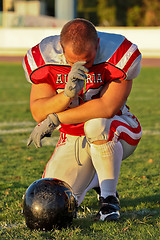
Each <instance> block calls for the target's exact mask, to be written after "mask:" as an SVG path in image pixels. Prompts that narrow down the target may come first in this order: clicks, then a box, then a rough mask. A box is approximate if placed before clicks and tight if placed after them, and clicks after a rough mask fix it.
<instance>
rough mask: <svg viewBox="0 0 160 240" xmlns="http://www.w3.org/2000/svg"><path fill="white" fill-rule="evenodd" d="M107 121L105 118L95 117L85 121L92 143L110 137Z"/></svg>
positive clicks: (85, 128) (86, 131)
mask: <svg viewBox="0 0 160 240" xmlns="http://www.w3.org/2000/svg"><path fill="white" fill-rule="evenodd" d="M106 122H107V120H106V119H105V118H95V119H91V120H89V121H87V122H86V123H85V125H84V131H85V135H86V138H87V140H88V141H89V142H90V143H93V142H95V141H101V140H107V139H108V133H107V128H106Z"/></svg>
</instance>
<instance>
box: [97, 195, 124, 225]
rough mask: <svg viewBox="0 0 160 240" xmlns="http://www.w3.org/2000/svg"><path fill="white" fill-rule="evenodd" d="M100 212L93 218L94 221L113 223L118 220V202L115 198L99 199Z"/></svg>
mask: <svg viewBox="0 0 160 240" xmlns="http://www.w3.org/2000/svg"><path fill="white" fill-rule="evenodd" d="M99 205H100V210H99V212H98V213H97V215H96V217H95V219H94V220H95V221H114V220H118V219H119V218H120V213H119V210H120V202H119V199H118V198H117V197H115V196H108V197H107V198H103V197H100V198H99Z"/></svg>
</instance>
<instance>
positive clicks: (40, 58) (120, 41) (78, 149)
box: [23, 32, 141, 204]
mask: <svg viewBox="0 0 160 240" xmlns="http://www.w3.org/2000/svg"><path fill="white" fill-rule="evenodd" d="M98 35H99V38H100V45H99V48H98V50H97V55H96V58H95V61H94V64H93V66H92V67H91V68H90V69H89V73H88V74H87V76H88V78H87V80H86V86H85V89H83V90H82V91H81V92H80V94H79V96H77V97H75V98H74V100H73V101H72V103H71V105H70V107H71V108H72V107H76V106H78V105H79V104H81V103H82V102H83V101H89V100H91V99H93V98H98V97H99V94H100V92H101V89H102V88H103V86H104V85H105V84H106V83H109V82H111V81H113V80H115V79H120V80H124V79H128V80H131V79H134V78H136V77H137V76H138V74H139V72H140V69H141V54H140V52H139V50H138V48H137V46H136V45H135V44H133V43H131V42H130V41H128V40H127V39H126V38H125V37H124V36H122V35H117V34H109V33H103V32H98ZM59 40H60V37H59V36H51V37H48V38H45V39H44V40H42V41H41V42H40V43H39V44H38V45H36V46H35V47H33V48H31V49H30V50H29V51H28V52H27V54H26V56H25V58H24V61H23V67H24V70H25V74H26V78H27V80H28V81H29V82H30V83H33V84H40V83H48V84H50V85H52V87H53V88H54V89H55V91H56V92H57V93H60V92H61V91H63V90H64V87H65V83H66V82H67V77H68V73H69V72H70V70H71V67H70V66H69V65H68V63H67V62H66V59H65V57H64V54H63V51H62V48H61V45H60V44H59ZM89 121H90V124H91V125H92V126H93V128H92V129H93V130H91V135H95V136H98V138H99V136H100V137H102V139H94V136H93V138H92V139H91V140H92V141H90V139H89V137H88V136H89V134H88V136H87V134H86V135H85V133H86V124H87V123H85V133H84V123H81V124H61V128H60V132H61V135H60V139H59V142H58V144H57V146H56V148H55V151H54V153H53V155H52V156H51V158H50V160H49V162H48V163H47V165H46V169H45V171H44V174H43V177H54V178H58V179H61V180H64V181H65V182H67V183H68V184H69V185H70V186H71V187H72V189H73V191H74V194H75V195H76V196H77V198H78V202H79V204H80V203H81V202H82V200H83V198H84V196H85V194H86V192H87V191H88V190H89V189H91V188H93V187H96V186H98V185H99V182H98V177H97V173H98V174H99V175H100V173H99V172H98V170H97V169H98V168H97V169H96V167H95V164H94V163H95V159H97V158H96V157H95V158H94V156H92V155H93V154H92V153H93V152H92V151H91V147H92V149H93V146H91V145H93V144H90V143H92V142H93V139H94V141H96V140H103V138H104V139H108V141H110V142H111V141H117V142H118V143H119V142H120V143H121V144H122V147H123V156H122V158H123V159H124V158H126V157H128V156H129V155H130V154H132V153H133V152H134V150H135V149H136V146H137V144H138V142H139V140H140V138H141V126H140V124H139V122H138V120H137V118H136V117H135V116H134V115H133V114H132V113H130V112H129V111H128V108H127V107H126V106H125V105H124V106H123V107H122V108H121V111H120V112H118V113H117V114H116V115H115V116H114V117H113V118H111V119H93V120H89ZM92 123H93V124H92ZM92 133H93V134H92ZM100 155H101V154H100ZM118 155H119V154H118ZM99 160H100V159H98V164H99V166H100V169H101V168H103V161H102V160H101V161H99ZM120 161H121V159H120ZM101 163H102V165H101ZM114 167H115V168H117V163H116V164H115V166H114ZM116 177H117V178H118V174H117V175H116ZM115 182H116V180H115ZM115 185H116V183H115Z"/></svg>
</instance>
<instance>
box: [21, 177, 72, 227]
mask: <svg viewBox="0 0 160 240" xmlns="http://www.w3.org/2000/svg"><path fill="white" fill-rule="evenodd" d="M75 212H76V200H75V198H74V196H73V192H72V189H71V187H70V186H69V185H68V184H67V183H65V182H64V181H61V180H58V179H54V178H53V179H52V178H44V179H40V180H38V181H35V182H33V183H32V184H31V185H30V186H29V188H28V189H27V190H26V193H25V195H24V200H23V214H24V217H25V221H26V225H27V226H28V227H29V228H30V229H41V230H51V229H52V228H53V227H57V228H62V227H67V226H68V225H70V224H71V223H72V220H73V217H74V215H75Z"/></svg>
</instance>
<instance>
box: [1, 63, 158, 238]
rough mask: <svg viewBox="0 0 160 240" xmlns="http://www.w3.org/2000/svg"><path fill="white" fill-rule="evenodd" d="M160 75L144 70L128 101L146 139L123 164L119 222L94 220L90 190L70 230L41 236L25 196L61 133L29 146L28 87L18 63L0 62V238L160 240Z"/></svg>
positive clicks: (93, 198)
mask: <svg viewBox="0 0 160 240" xmlns="http://www.w3.org/2000/svg"><path fill="white" fill-rule="evenodd" d="M159 76H160V68H142V71H141V74H140V76H139V77H138V78H137V79H136V80H134V85H133V90H132V93H131V95H130V97H129V99H128V105H129V106H130V109H131V112H133V113H134V114H135V115H136V116H137V117H138V118H139V120H140V122H141V124H142V127H143V137H142V140H141V142H140V144H139V147H138V148H137V150H136V151H135V153H134V154H133V155H132V156H130V157H129V158H128V159H126V160H124V161H123V163H122V167H121V173H120V178H119V183H118V192H119V195H120V200H121V219H120V221H119V222H110V223H107V222H98V223H97V222H96V223H95V222H94V221H93V215H94V214H95V212H97V210H98V202H97V197H96V194H95V192H94V191H93V190H91V191H90V192H89V193H88V194H87V196H86V197H85V200H84V202H83V203H82V205H81V208H80V209H79V213H78V218H77V219H75V220H74V222H73V226H72V227H71V228H68V229H62V230H61V231H60V230H53V231H51V232H40V231H30V230H29V229H28V228H27V227H26V226H25V223H24V217H23V215H22V213H21V211H22V196H23V194H24V192H25V190H26V189H27V187H28V186H29V185H30V184H31V183H32V182H33V181H35V180H36V179H39V178H41V175H42V173H43V170H44V167H45V164H46V163H47V161H48V159H49V158H50V156H51V154H52V152H53V149H54V146H55V145H54V144H55V142H56V141H57V139H58V133H56V132H55V133H54V136H53V138H52V139H51V140H52V141H51V140H50V141H48V142H46V143H45V146H44V147H42V148H41V149H38V150H37V149H35V148H34V146H33V145H32V146H31V147H30V148H27V147H26V142H27V138H28V136H29V133H30V132H31V130H32V128H33V126H34V124H35V123H34V121H33V119H32V116H31V114H30V109H29V93H30V84H29V83H27V82H26V80H25V77H24V73H23V69H22V67H21V65H20V64H16V63H14V64H8V65H7V64H6V63H0V239H23V240H25V239H38V240H40V239H59V240H60V239H83V240H91V239H95V240H97V239H101V240H110V239H111V240H122V239H126V240H131V239H133V240H135V239H136V240H142V239H145V240H148V239H152V240H153V239H160V192H159V190H160V174H159V173H160V161H159V160H160V107H159V105H160V77H159ZM53 145H54V146H53Z"/></svg>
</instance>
